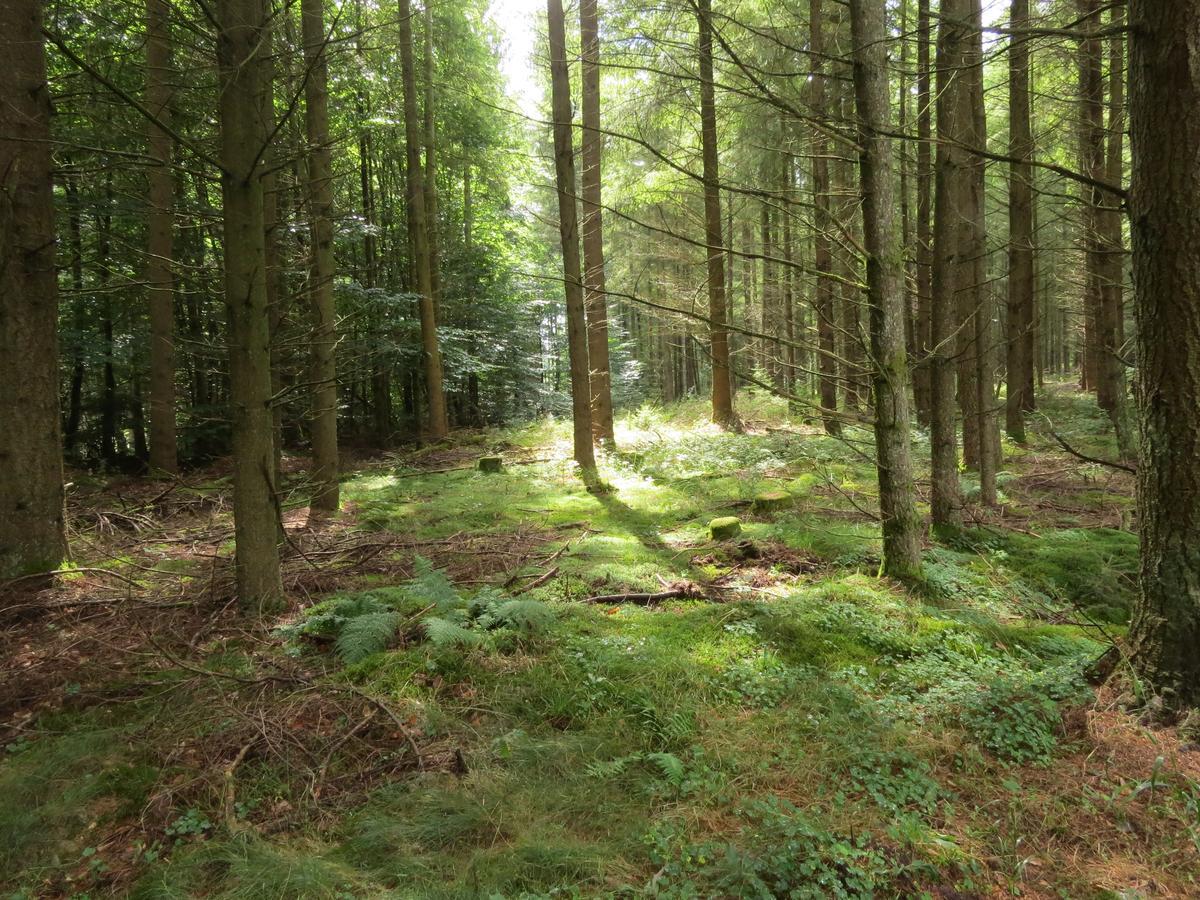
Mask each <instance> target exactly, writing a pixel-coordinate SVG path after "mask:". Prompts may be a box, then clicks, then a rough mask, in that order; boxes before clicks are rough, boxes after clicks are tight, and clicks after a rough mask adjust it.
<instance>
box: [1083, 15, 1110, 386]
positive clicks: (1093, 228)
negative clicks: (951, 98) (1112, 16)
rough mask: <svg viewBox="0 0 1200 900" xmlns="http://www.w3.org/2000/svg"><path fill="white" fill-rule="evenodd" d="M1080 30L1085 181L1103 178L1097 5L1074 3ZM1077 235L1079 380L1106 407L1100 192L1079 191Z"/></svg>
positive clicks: (1101, 101) (1102, 83) (1101, 48)
mask: <svg viewBox="0 0 1200 900" xmlns="http://www.w3.org/2000/svg"><path fill="white" fill-rule="evenodd" d="M1077 4H1078V10H1079V15H1080V18H1081V25H1080V27H1081V28H1082V29H1084V30H1085V31H1086V32H1087V35H1086V37H1084V39H1083V40H1082V41H1080V43H1079V167H1080V170H1081V171H1082V172H1083V173H1084V174H1085V175H1087V176H1088V177H1089V178H1094V179H1096V180H1103V178H1104V73H1103V71H1102V65H1101V56H1102V51H1103V45H1102V44H1101V41H1100V38H1099V37H1098V36H1097V34H1096V32H1098V31H1099V29H1100V0H1077ZM1081 189H1082V192H1083V211H1082V222H1081V230H1082V235H1083V241H1082V243H1083V248H1084V253H1085V266H1086V269H1085V274H1084V293H1083V311H1084V329H1083V337H1084V342H1083V379H1082V383H1083V385H1084V387H1085V388H1087V389H1088V390H1090V391H1094V392H1095V393H1096V397H1097V400H1098V402H1099V403H1100V406H1101V407H1104V408H1107V406H1108V398H1107V397H1105V396H1104V389H1105V387H1106V385H1105V384H1104V382H1103V379H1101V378H1100V365H1101V358H1100V357H1101V350H1100V302H1101V300H1100V293H1101V279H1102V277H1103V269H1104V248H1103V246H1102V242H1101V237H1100V228H1101V220H1102V218H1103V213H1102V212H1101V208H1100V207H1101V203H1102V197H1101V194H1100V190H1099V188H1096V187H1094V186H1090V185H1088V186H1083V187H1082V188H1081Z"/></svg>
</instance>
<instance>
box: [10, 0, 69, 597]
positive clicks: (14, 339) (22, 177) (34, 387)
mask: <svg viewBox="0 0 1200 900" xmlns="http://www.w3.org/2000/svg"><path fill="white" fill-rule="evenodd" d="M41 12H42V3H41V2H39V0H5V2H4V3H2V4H0V50H2V51H3V54H4V63H5V72H4V75H3V77H0V416H2V417H3V423H4V424H3V425H0V467H2V469H3V477H0V578H11V577H15V576H19V575H28V574H32V573H34V572H44V571H51V570H53V569H57V568H58V566H59V563H60V562H62V560H63V557H64V556H66V553H67V539H66V532H65V530H64V523H63V474H62V447H61V438H60V429H61V424H60V422H59V418H58V284H57V280H56V278H57V276H56V273H55V268H54V250H55V247H54V208H53V202H54V192H53V189H52V186H51V171H52V167H51V158H50V149H51V143H50V92H49V90H48V89H47V85H46V49H45V43H44V41H43V39H42V33H41V26H42V15H41Z"/></svg>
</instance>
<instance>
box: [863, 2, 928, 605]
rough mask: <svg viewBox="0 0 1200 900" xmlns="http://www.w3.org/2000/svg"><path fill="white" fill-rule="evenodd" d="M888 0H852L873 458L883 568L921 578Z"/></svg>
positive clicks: (897, 574)
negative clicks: (896, 209)
mask: <svg viewBox="0 0 1200 900" xmlns="http://www.w3.org/2000/svg"><path fill="white" fill-rule="evenodd" d="M884 3H885V0H851V3H850V24H851V31H852V34H853V40H854V48H855V49H854V88H855V94H856V97H857V107H858V121H859V133H858V143H859V146H860V148H861V150H860V152H859V167H860V169H861V173H862V182H861V185H862V203H863V239H864V244H865V249H866V253H867V307H868V315H869V319H870V325H869V331H870V341H871V357H872V359H873V361H874V366H873V370H872V372H871V387H872V391H873V394H874V399H875V458H876V468H877V470H878V473H879V510H880V514H881V518H882V520H883V572H884V574H885V575H890V576H892V577H894V578H900V579H903V580H906V581H913V580H919V579H920V577H921V539H920V538H921V525H920V520H919V519H918V518H917V510H916V504H915V491H914V487H913V474H912V456H911V449H910V442H911V436H910V433H909V419H908V365H907V351H906V348H905V345H904V319H905V311H904V291H903V287H902V285H901V279H902V278H903V274H904V269H903V263H902V254H901V248H900V246H899V243H898V241H897V239H896V237H897V236H896V230H895V227H894V224H893V211H892V206H893V199H894V195H893V192H894V190H895V187H894V183H893V179H892V147H891V143H890V142H889V140H888V138H887V137H885V136H884V132H886V131H888V130H889V129H890V126H891V122H890V116H889V100H890V96H891V91H890V89H889V87H888V76H887V43H886V41H887V26H886V15H885V9H884Z"/></svg>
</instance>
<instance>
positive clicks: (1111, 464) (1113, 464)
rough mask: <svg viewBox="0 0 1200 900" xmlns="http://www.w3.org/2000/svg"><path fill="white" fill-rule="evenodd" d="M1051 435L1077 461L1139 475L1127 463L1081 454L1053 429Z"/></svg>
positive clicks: (1133, 467)
mask: <svg viewBox="0 0 1200 900" xmlns="http://www.w3.org/2000/svg"><path fill="white" fill-rule="evenodd" d="M1050 435H1051V437H1053V438H1054V440H1056V441H1058V445H1059V446H1060V447H1062V448H1063V449H1064V450H1066V451H1067V452H1068V453H1070V454H1071V455H1072V456H1074V457H1076V458H1077V459H1082V460H1083V461H1084V462H1090V463H1095V464H1096V465H1098V466H1107V467H1108V468H1110V469H1117V470H1118V471H1121V472H1129V473H1130V474H1131V475H1136V474H1137V466H1131V465H1127V464H1126V463H1123V462H1117V461H1116V460H1112V459H1100V458H1099V457H1096V456H1088V455H1087V454H1086V453H1080V452H1079V451H1078V450H1076V449H1075V448H1074V447H1072V446H1071V445H1070V444H1068V443H1067V441H1066V439H1065V438H1064V437H1063V436H1062V435H1061V434H1059V433H1058V432H1057V431H1055V430H1054V429H1053V428H1051V429H1050Z"/></svg>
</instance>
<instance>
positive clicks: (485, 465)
mask: <svg viewBox="0 0 1200 900" xmlns="http://www.w3.org/2000/svg"><path fill="white" fill-rule="evenodd" d="M479 471H480V472H482V473H483V474H484V475H499V474H500V473H501V472H503V471H504V460H502V459H501V458H500V457H498V456H481V457H479Z"/></svg>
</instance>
